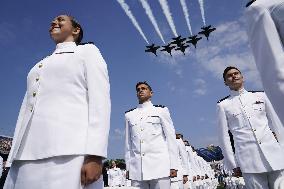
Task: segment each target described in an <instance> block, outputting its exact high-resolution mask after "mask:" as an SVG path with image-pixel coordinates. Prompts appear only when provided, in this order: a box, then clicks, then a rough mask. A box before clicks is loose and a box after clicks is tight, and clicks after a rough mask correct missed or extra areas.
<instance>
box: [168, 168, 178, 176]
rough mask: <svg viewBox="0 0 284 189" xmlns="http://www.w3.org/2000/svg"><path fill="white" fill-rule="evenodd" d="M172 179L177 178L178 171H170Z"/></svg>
mask: <svg viewBox="0 0 284 189" xmlns="http://www.w3.org/2000/svg"><path fill="white" fill-rule="evenodd" d="M170 177H171V178H174V177H177V170H175V169H171V170H170Z"/></svg>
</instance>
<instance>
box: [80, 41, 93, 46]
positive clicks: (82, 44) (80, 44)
mask: <svg viewBox="0 0 284 189" xmlns="http://www.w3.org/2000/svg"><path fill="white" fill-rule="evenodd" d="M87 44H94V42H86V43H79V44H78V45H87Z"/></svg>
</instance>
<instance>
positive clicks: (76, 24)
mask: <svg viewBox="0 0 284 189" xmlns="http://www.w3.org/2000/svg"><path fill="white" fill-rule="evenodd" d="M68 17H69V18H70V21H71V23H72V26H73V27H74V28H80V32H79V36H78V38H77V39H76V41H75V43H76V44H79V43H81V41H82V39H83V36H84V32H83V28H82V26H81V25H80V24H79V22H78V21H77V20H76V19H75V18H74V17H73V16H69V15H68Z"/></svg>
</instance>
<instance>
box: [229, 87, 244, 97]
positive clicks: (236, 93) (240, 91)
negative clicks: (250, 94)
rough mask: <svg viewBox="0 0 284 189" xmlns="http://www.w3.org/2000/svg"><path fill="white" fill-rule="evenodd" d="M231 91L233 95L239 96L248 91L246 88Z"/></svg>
mask: <svg viewBox="0 0 284 189" xmlns="http://www.w3.org/2000/svg"><path fill="white" fill-rule="evenodd" d="M230 93H231V96H239V95H242V94H244V93H247V91H246V90H245V89H244V88H242V89H240V90H238V91H234V90H230Z"/></svg>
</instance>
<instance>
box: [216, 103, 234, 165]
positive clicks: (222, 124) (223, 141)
mask: <svg viewBox="0 0 284 189" xmlns="http://www.w3.org/2000/svg"><path fill="white" fill-rule="evenodd" d="M217 118H218V126H219V132H218V134H219V142H220V147H221V149H222V152H223V155H224V159H225V163H226V164H227V166H228V168H229V169H231V170H232V169H234V168H236V167H238V165H237V162H236V159H235V155H234V152H233V149H232V146H231V141H230V135H229V129H228V123H227V118H226V114H225V111H224V109H223V107H222V106H221V105H220V104H218V105H217Z"/></svg>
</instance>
